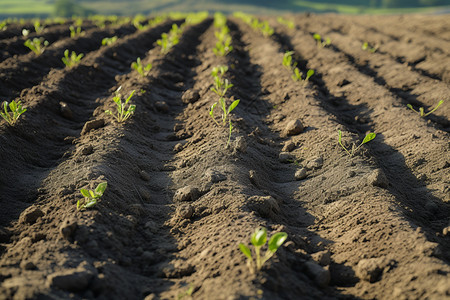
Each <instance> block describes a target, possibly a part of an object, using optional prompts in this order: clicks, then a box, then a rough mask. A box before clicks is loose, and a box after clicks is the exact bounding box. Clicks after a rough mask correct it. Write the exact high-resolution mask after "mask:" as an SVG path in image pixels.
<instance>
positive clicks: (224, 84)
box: [209, 66, 240, 146]
mask: <svg viewBox="0 0 450 300" xmlns="http://www.w3.org/2000/svg"><path fill="white" fill-rule="evenodd" d="M227 71H228V67H227V66H217V67H214V68H213V70H212V72H211V76H212V77H213V79H214V87H212V88H211V91H213V92H214V93H216V94H217V95H218V96H219V101H218V102H216V103H214V104H213V105H212V106H211V108H210V110H209V115H210V116H211V118H212V119H213V121H214V122H215V123H216V124H217V126H220V124H219V123H218V122H217V121H216V117H215V116H214V108H215V107H216V106H217V104H219V105H220V108H221V109H222V126H223V125H225V124H226V123H227V119H228V141H227V146H228V145H229V144H230V140H231V133H232V131H233V128H234V127H233V124H232V122H231V118H229V117H228V116H229V114H230V113H231V112H232V111H233V110H234V109H235V108H236V106H237V105H238V104H239V102H240V100H239V99H238V100H235V101H233V102H232V103H231V104H230V105H229V106H228V107H227V103H226V99H225V94H226V93H227V90H228V89H229V88H231V87H232V86H233V84H231V83H229V82H228V79H226V78H223V76H224V74H225V72H227Z"/></svg>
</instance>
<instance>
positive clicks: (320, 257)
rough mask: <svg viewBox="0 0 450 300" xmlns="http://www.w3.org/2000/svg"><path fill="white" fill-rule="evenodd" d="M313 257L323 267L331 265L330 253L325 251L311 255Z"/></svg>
mask: <svg viewBox="0 0 450 300" xmlns="http://www.w3.org/2000/svg"><path fill="white" fill-rule="evenodd" d="M311 257H312V258H313V259H314V260H315V261H316V262H318V263H319V264H320V265H321V266H328V265H329V264H330V263H331V254H330V251H328V250H324V251H319V252H316V253H314V254H311Z"/></svg>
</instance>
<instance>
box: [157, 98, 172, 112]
mask: <svg viewBox="0 0 450 300" xmlns="http://www.w3.org/2000/svg"><path fill="white" fill-rule="evenodd" d="M155 108H156V109H157V110H158V111H159V112H162V113H167V112H169V105H167V103H166V102H165V101H156V103H155Z"/></svg>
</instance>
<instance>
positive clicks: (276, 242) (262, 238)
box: [239, 227, 288, 274]
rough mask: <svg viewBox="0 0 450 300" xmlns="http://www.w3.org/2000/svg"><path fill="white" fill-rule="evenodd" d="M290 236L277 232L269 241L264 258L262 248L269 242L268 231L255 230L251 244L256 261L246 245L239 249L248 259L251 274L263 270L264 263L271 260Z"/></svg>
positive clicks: (241, 245)
mask: <svg viewBox="0 0 450 300" xmlns="http://www.w3.org/2000/svg"><path fill="white" fill-rule="evenodd" d="M287 237H288V235H287V233H286V232H277V233H275V234H274V235H272V237H271V238H270V239H269V243H268V249H267V250H266V253H265V254H264V256H261V248H262V247H263V246H264V245H265V244H266V242H267V229H266V228H264V227H262V228H258V229H256V230H255V232H254V233H253V234H252V236H251V240H250V241H251V243H252V245H253V247H254V248H255V259H253V256H252V251H251V250H250V248H249V247H247V246H246V245H245V244H243V243H240V244H239V249H240V250H241V252H242V253H243V254H244V255H245V256H246V257H247V266H248V268H249V270H250V273H252V274H254V273H256V272H258V271H260V270H261V268H262V266H263V265H264V263H265V262H266V261H267V260H269V259H270V258H271V257H272V256H273V255H274V254H275V252H277V250H278V248H280V246H281V245H282V244H283V243H284V241H285V240H286V239H287Z"/></svg>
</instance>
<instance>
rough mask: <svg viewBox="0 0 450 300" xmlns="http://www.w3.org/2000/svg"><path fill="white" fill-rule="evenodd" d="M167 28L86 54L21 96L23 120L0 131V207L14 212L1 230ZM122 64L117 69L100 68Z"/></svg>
mask: <svg viewBox="0 0 450 300" xmlns="http://www.w3.org/2000/svg"><path fill="white" fill-rule="evenodd" d="M169 26H170V24H169V23H166V24H164V25H161V26H159V27H157V28H154V29H151V30H149V31H146V32H142V33H141V32H138V33H136V34H134V35H132V36H130V37H127V38H122V40H121V41H120V42H117V43H116V44H115V45H113V46H111V47H104V48H102V49H101V50H99V51H96V52H95V53H91V54H90V55H88V56H87V57H86V58H85V60H84V61H82V63H81V64H80V65H78V66H76V67H74V68H72V69H70V70H66V69H63V70H57V71H54V72H52V73H50V74H49V75H48V79H47V80H45V81H44V82H43V83H41V84H40V85H38V86H35V87H33V88H32V89H30V90H27V91H26V92H24V93H22V97H21V100H22V102H23V103H24V104H25V106H26V107H27V109H28V110H27V112H26V114H24V116H23V118H21V120H20V122H19V123H18V124H17V125H16V126H15V127H9V126H7V125H6V123H3V125H2V126H1V127H0V131H1V132H0V136H1V137H2V139H4V140H7V141H8V143H2V145H1V148H2V149H1V153H0V157H1V158H2V159H4V160H5V164H4V171H3V172H2V174H1V175H0V176H1V177H0V181H1V182H2V184H1V187H0V189H1V194H2V202H8V203H15V204H14V205H13V206H14V207H17V209H15V210H14V211H9V212H2V218H1V223H2V225H6V224H8V223H9V222H10V221H11V220H14V219H17V217H18V214H19V213H20V212H21V211H22V210H23V209H24V208H25V207H27V206H29V205H30V203H32V202H33V201H35V200H36V198H39V194H40V192H39V191H38V187H39V185H40V184H41V180H43V178H45V177H46V176H47V174H48V172H49V171H50V170H51V169H52V168H54V167H55V166H56V165H57V164H58V163H59V161H60V160H61V159H62V158H63V156H64V153H65V152H66V151H67V150H68V149H69V148H70V144H71V142H72V140H73V139H74V138H75V137H77V136H78V135H79V134H80V131H81V129H82V127H83V124H84V123H85V122H86V121H87V120H88V119H89V118H90V117H91V116H92V112H93V111H94V109H95V108H96V106H97V104H96V103H95V100H96V99H97V98H98V97H100V96H102V95H103V94H104V93H105V91H107V90H108V89H109V88H110V87H111V84H113V83H114V82H115V81H114V77H115V75H117V74H120V73H121V72H122V71H123V70H127V69H128V70H129V65H130V63H131V61H133V60H134V59H135V56H138V55H142V54H144V53H145V49H146V48H150V47H151V46H152V44H153V43H154V42H155V41H156V39H157V38H159V36H160V35H161V33H162V32H164V31H166V30H167V29H168V28H170V27H169ZM130 48H132V49H130ZM121 60H122V63H119V66H120V69H114V70H111V69H109V68H106V67H105V66H108V65H110V62H114V63H115V64H117V62H120V61H121ZM87 91H92V92H90V93H87ZM62 102H63V103H64V104H61V103H62ZM43 116H45V117H43ZM46 128H55V131H52V132H49V131H48V130H46ZM19 149H20V150H19ZM11 156H12V157H11ZM17 182H22V184H24V185H25V186H26V188H24V189H19V190H18V187H17V186H16V183H17Z"/></svg>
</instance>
